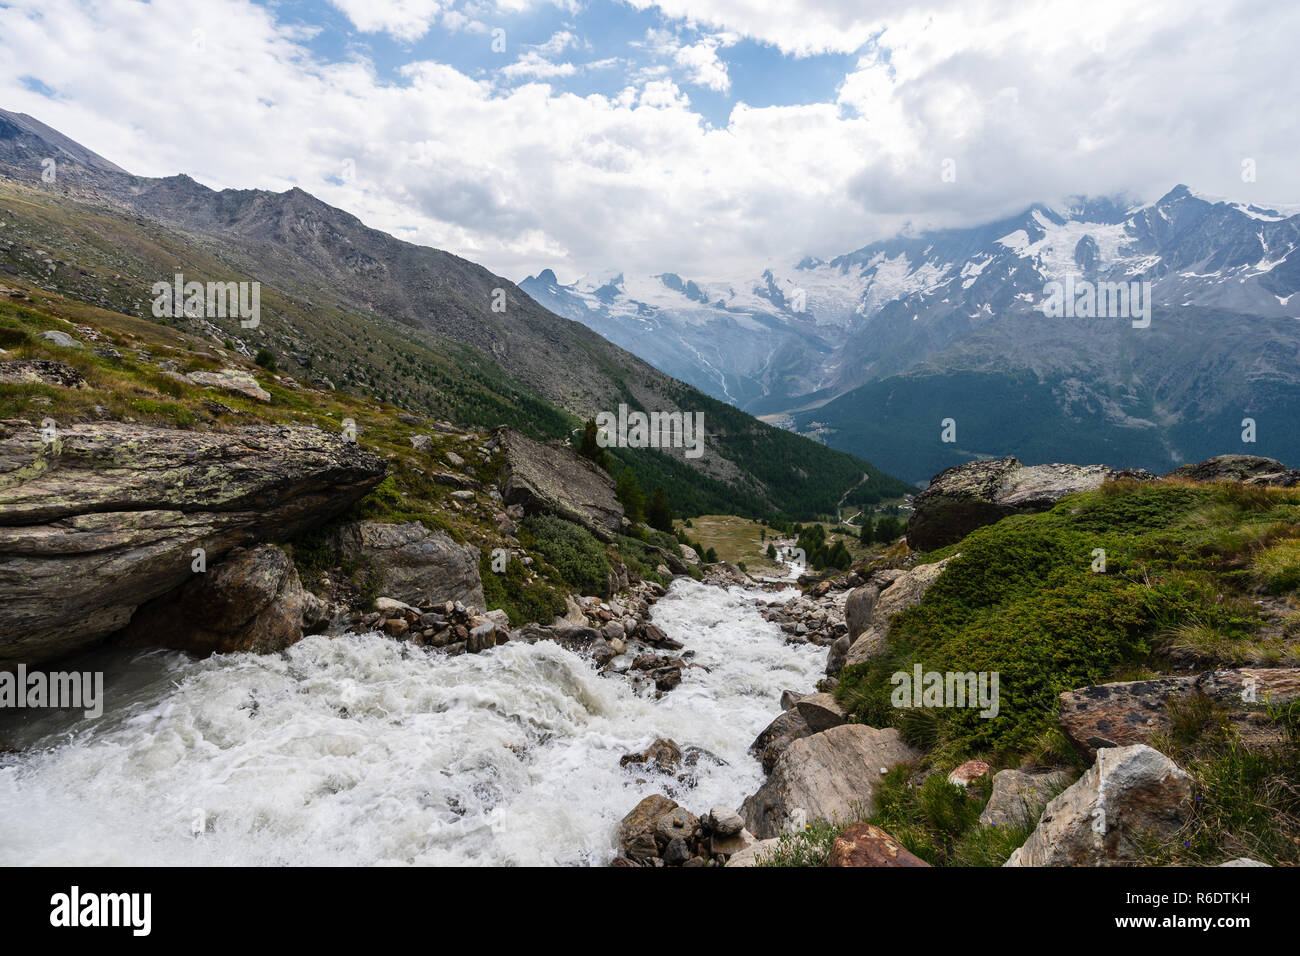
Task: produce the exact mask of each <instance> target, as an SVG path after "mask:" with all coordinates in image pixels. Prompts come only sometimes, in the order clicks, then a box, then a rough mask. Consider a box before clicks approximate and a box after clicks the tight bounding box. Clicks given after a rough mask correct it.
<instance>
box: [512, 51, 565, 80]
mask: <svg viewBox="0 0 1300 956" xmlns="http://www.w3.org/2000/svg"><path fill="white" fill-rule="evenodd" d="M576 72H577V67H575V66H574V65H573V64H572V63H552V62H551V61H550V60H548V59H546V58H545V57H543V56H542V55H541V54H539V53H537V52H536V51H534V50H529V51H528V52H527V53H525V54H524V55H523V56H521V57H520V58H519V59H518V60H516V61H515V62H514V63H511V64H510V65H508V66H503V67H501V74H502V75H503V76H505V77H506V78H507V79H512V80H514V79H519V78H521V77H526V76H535V77H538V78H539V79H546V78H549V77H555V76H572V75H573V74H574V73H576Z"/></svg>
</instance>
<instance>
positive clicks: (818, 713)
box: [795, 694, 849, 733]
mask: <svg viewBox="0 0 1300 956" xmlns="http://www.w3.org/2000/svg"><path fill="white" fill-rule="evenodd" d="M795 707H796V708H798V710H799V716H800V717H802V718H803V719H804V723H806V724H807V725H808V727H809V728H810V729H811V730H812V732H813V733H820V732H821V731H823V730H830V729H831V728H832V727H838V726H839V725H840V724H842V723H844V722H845V721H847V720H848V719H849V715H848V714H846V713H845V712H844V708H843V707H841V706H840V705H839V702H838V701H836V700H835V698H834V696H832V695H831V694H809V695H808V696H807V697H801V698H800V699H799V701H798V702H797V703H796V704H795Z"/></svg>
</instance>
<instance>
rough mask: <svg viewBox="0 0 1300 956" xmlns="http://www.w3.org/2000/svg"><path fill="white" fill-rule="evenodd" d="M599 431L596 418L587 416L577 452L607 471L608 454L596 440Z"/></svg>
mask: <svg viewBox="0 0 1300 956" xmlns="http://www.w3.org/2000/svg"><path fill="white" fill-rule="evenodd" d="M599 432H600V429H599V428H597V427H596V419H594V418H588V419H587V424H586V425H584V426H583V428H582V444H581V445H579V446H578V454H580V455H581V456H582V457H583V458H590V459H591V460H592V461H594V462H595V463H596V464H598V465H600V467H601V468H604V469H605V470H606V471H609V455H607V454H606V453H605V449H603V448H601V447H600V442H598V441H597V440H596V436H597V434H599ZM624 507H626V506H624Z"/></svg>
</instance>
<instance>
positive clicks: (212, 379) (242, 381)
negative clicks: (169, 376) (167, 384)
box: [185, 368, 271, 402]
mask: <svg viewBox="0 0 1300 956" xmlns="http://www.w3.org/2000/svg"><path fill="white" fill-rule="evenodd" d="M185 377H186V378H188V379H189V380H190V381H191V382H193V383H194V384H195V385H209V386H211V387H213V388H220V389H224V390H226V391H227V392H238V393H239V394H241V395H247V396H248V397H249V398H253V399H256V400H257V401H259V402H269V401H270V400H271V393H270V392H268V391H267V390H266V389H264V388H262V386H261V385H259V384H257V379H255V378H253V376H252V374H251V373H249V372H245V371H244V370H243V369H238V368H223V369H222V370H221V371H219V372H201V371H200V372H189V373H188V374H187V375H186V376H185Z"/></svg>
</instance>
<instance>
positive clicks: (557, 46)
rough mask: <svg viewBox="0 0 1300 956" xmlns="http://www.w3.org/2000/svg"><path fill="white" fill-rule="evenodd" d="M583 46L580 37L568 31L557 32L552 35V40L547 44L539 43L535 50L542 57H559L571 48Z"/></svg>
mask: <svg viewBox="0 0 1300 956" xmlns="http://www.w3.org/2000/svg"><path fill="white" fill-rule="evenodd" d="M580 45H581V41H580V40H579V39H578V37H577V36H576V35H575V34H573V33H570V32H569V31H568V30H556V31H555V32H554V33H552V34H551V38H550V39H549V40H547V41H546V42H545V43H539V44H537V45H536V46H535V47H533V49H535V50H536V51H537V52H538V53H540V54H541V55H542V56H559V55H560V54H561V53H563V52H564V51H565V50H567V49H569V48H570V47H573V48H575V49H576V48H577V47H578V46H580Z"/></svg>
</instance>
